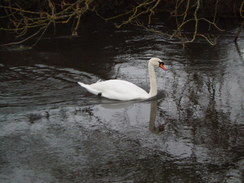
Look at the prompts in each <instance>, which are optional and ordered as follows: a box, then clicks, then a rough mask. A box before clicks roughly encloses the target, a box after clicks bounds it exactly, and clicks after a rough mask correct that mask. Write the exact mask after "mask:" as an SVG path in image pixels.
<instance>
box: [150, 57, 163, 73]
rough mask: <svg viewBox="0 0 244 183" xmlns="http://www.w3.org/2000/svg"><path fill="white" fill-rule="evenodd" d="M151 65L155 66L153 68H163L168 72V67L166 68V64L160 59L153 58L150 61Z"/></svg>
mask: <svg viewBox="0 0 244 183" xmlns="http://www.w3.org/2000/svg"><path fill="white" fill-rule="evenodd" d="M149 64H150V65H153V66H159V67H160V68H162V69H163V70H165V71H166V70H167V69H166V67H165V66H164V62H163V61H162V60H161V59H159V58H151V59H150V60H149Z"/></svg>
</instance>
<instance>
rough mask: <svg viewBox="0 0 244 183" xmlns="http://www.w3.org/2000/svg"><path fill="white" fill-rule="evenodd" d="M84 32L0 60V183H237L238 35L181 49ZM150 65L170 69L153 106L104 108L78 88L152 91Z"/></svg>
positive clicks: (242, 82) (243, 83) (127, 35)
mask: <svg viewBox="0 0 244 183" xmlns="http://www.w3.org/2000/svg"><path fill="white" fill-rule="evenodd" d="M83 31H84V32H83V33H84V34H82V36H80V37H78V38H74V39H71V38H67V37H59V38H55V39H54V38H53V39H44V40H43V41H42V42H41V43H40V44H39V45H38V46H37V47H35V48H34V49H31V50H26V51H16V50H9V51H1V52H0V73H1V74H0V88H1V89H0V182H9V183H10V182H11V183H13V182H26V183H28V182H45V183H46V182H72V183H73V182H84V183H94V182H99V183H102V182H104V183H107V182H121V183H122V182H123V183H124V182H135V183H137V182H138V183H142V182H145V183H150V182H172V183H177V182H179V183H183V182H186V183H189V182H192V183H195V182H199V183H201V182H202V183H205V182H206V183H215V182H226V183H232V182H233V183H239V182H240V183H241V182H242V180H243V167H244V166H243V165H244V157H243V152H244V149H243V147H244V146H243V145H244V143H243V125H244V121H243V119H244V115H243V100H244V94H243V91H244V74H243V69H244V64H243V57H244V41H243V40H244V39H241V40H240V41H239V42H238V47H237V46H236V45H235V44H234V43H233V39H234V32H235V30H232V31H231V32H230V33H228V35H225V36H223V37H221V39H220V42H219V44H218V45H216V46H213V47H212V46H209V45H208V44H206V43H204V42H202V41H199V42H197V43H194V44H191V45H189V46H187V47H186V48H184V49H183V48H182V45H181V44H179V43H177V42H176V41H173V40H167V39H165V38H163V37H161V36H160V35H157V34H152V33H148V32H144V31H142V30H139V29H136V28H126V29H123V30H115V31H111V30H108V29H102V30H100V31H97V30H90V29H89V31H87V29H86V27H85V28H84V30H83ZM241 37H242V38H243V35H241ZM151 57H159V58H161V59H162V60H163V61H164V62H165V64H166V67H167V68H168V71H167V72H164V71H163V70H159V69H158V70H157V75H158V91H159V94H158V96H157V97H156V98H153V99H151V100H147V101H129V102H120V101H114V100H107V99H103V98H100V97H97V96H93V95H90V94H89V93H88V92H86V91H85V90H84V89H82V88H81V87H79V85H77V83H76V82H77V81H82V82H84V83H92V82H96V81H97V80H99V79H110V78H120V79H124V80H128V81H131V82H133V83H135V84H137V85H139V86H141V87H143V88H144V89H146V90H149V86H148V85H149V79H148V78H147V60H148V59H149V58H151Z"/></svg>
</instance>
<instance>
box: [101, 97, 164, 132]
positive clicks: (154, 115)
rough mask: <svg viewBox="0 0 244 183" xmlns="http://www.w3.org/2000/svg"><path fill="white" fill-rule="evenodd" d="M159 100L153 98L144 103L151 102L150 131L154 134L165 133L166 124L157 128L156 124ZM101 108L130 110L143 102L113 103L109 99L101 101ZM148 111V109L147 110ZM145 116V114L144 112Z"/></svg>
mask: <svg viewBox="0 0 244 183" xmlns="http://www.w3.org/2000/svg"><path fill="white" fill-rule="evenodd" d="M157 100H158V98H153V99H151V100H147V101H143V102H146V103H149V102H150V118H149V130H150V131H151V132H152V133H154V134H159V133H160V132H162V131H164V128H165V124H159V125H157V126H156V124H155V122H156V119H157V110H158V108H157ZM101 101H102V103H101V106H102V107H103V108H105V109H109V110H113V109H115V110H116V109H125V110H126V108H129V107H130V106H131V105H133V104H136V103H137V104H139V105H141V102H142V101H138V102H137V101H112V100H107V99H101ZM147 109H148V108H147ZM144 114H145V112H144Z"/></svg>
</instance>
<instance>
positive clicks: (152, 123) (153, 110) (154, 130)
mask: <svg viewBox="0 0 244 183" xmlns="http://www.w3.org/2000/svg"><path fill="white" fill-rule="evenodd" d="M157 107H158V106H157V100H152V101H151V111H150V119H149V130H150V131H151V132H152V133H155V134H158V133H160V132H162V131H164V128H165V125H164V124H160V125H158V126H157V127H156V126H155V122H156V117H157Z"/></svg>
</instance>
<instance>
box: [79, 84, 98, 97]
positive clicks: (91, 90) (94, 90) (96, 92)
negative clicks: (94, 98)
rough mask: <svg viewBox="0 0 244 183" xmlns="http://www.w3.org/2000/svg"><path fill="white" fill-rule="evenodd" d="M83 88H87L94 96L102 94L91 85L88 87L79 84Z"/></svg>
mask: <svg viewBox="0 0 244 183" xmlns="http://www.w3.org/2000/svg"><path fill="white" fill-rule="evenodd" d="M77 83H78V84H79V85H80V86H81V87H83V88H85V89H86V90H87V91H89V92H90V93H92V94H94V95H98V94H100V93H101V92H100V91H98V90H96V89H94V88H92V86H91V85H87V84H84V83H82V82H77Z"/></svg>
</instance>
